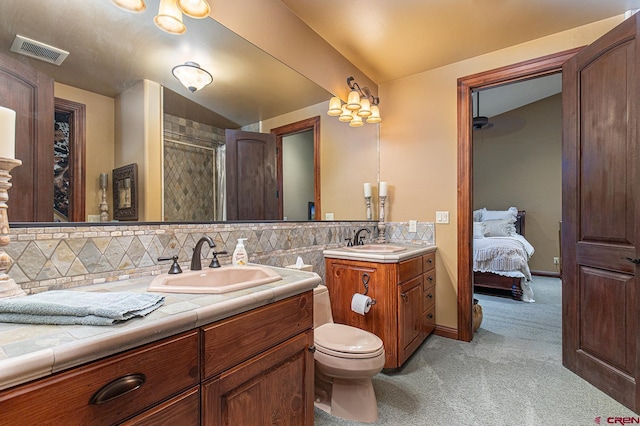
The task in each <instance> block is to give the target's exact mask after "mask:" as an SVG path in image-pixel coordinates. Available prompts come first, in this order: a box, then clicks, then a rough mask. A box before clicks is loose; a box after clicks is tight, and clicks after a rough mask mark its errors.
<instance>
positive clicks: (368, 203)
mask: <svg viewBox="0 0 640 426" xmlns="http://www.w3.org/2000/svg"><path fill="white" fill-rule="evenodd" d="M364 200H365V202H366V203H367V220H371V219H372V218H373V215H372V214H371V196H369V197H364Z"/></svg>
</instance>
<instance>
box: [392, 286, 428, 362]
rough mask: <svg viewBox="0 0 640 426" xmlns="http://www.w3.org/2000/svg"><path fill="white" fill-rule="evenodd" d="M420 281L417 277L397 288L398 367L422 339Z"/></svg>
mask: <svg viewBox="0 0 640 426" xmlns="http://www.w3.org/2000/svg"><path fill="white" fill-rule="evenodd" d="M422 280H423V277H422V276H419V277H417V278H414V279H412V280H411V281H407V282H406V283H404V284H402V285H400V286H398V296H399V297H398V318H399V323H398V345H399V346H400V348H399V351H398V352H399V354H398V366H400V365H402V364H403V363H404V362H405V361H406V360H407V358H409V356H410V355H411V354H412V353H413V351H415V350H416V348H417V347H418V346H419V345H420V343H421V342H422V340H423V339H424V333H423V332H422V330H423V320H422V298H423V296H422Z"/></svg>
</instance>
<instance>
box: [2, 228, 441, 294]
mask: <svg viewBox="0 0 640 426" xmlns="http://www.w3.org/2000/svg"><path fill="white" fill-rule="evenodd" d="M362 227H367V228H369V229H372V231H374V232H373V233H372V235H374V237H375V236H377V228H376V224H375V223H373V222H274V223H255V224H254V223H218V224H216V223H213V224H135V225H124V224H109V225H107V224H104V225H99V226H92V225H84V224H81V225H79V226H64V227H62V226H52V227H38V226H37V225H36V226H33V227H26V228H12V229H11V243H10V244H9V245H8V246H6V247H5V250H6V252H7V253H8V254H9V255H10V256H11V258H12V259H13V261H14V265H13V266H12V267H11V269H10V270H9V276H10V277H11V278H13V279H14V280H15V281H16V282H17V283H18V284H20V286H21V287H22V288H23V289H24V290H25V291H26V292H27V293H37V292H42V291H46V290H53V289H64V288H72V287H77V286H81V285H87V284H96V283H103V282H107V281H116V280H123V279H129V278H135V277H141V276H149V275H154V274H158V273H161V272H166V271H167V270H168V269H169V266H170V264H171V262H170V261H169V262H160V263H159V262H158V261H157V258H158V257H161V256H173V255H178V257H179V262H180V264H181V266H182V268H183V269H184V270H186V269H188V267H189V263H190V260H191V253H192V252H193V247H195V244H196V242H197V241H198V239H200V237H202V236H203V235H205V234H206V235H209V236H210V237H212V238H213V240H214V241H215V243H216V245H217V247H216V249H215V250H216V251H227V252H228V254H226V255H220V256H219V259H220V262H221V263H222V264H223V265H225V264H229V263H230V262H231V257H230V256H231V253H232V252H233V249H234V248H235V245H236V242H237V239H238V238H248V241H247V242H246V247H247V252H248V253H249V260H250V261H251V262H254V263H261V264H265V265H271V266H287V265H293V264H295V262H296V259H297V257H298V256H300V257H302V259H303V261H304V263H306V264H310V265H312V266H313V269H314V271H315V272H317V273H318V274H319V275H320V276H321V277H323V278H324V269H325V268H324V259H323V256H322V251H323V250H324V249H327V248H335V247H339V246H342V245H344V244H345V238H347V237H353V234H354V232H355V231H356V230H357V229H359V228H362ZM417 231H418V232H415V233H409V232H408V227H407V226H406V223H387V224H386V232H385V235H386V236H387V239H388V240H389V241H390V242H411V243H415V244H430V245H432V244H435V228H434V224H433V223H419V224H418V229H417ZM205 246H206V245H205ZM210 253H211V251H210V250H209V251H206V252H205V250H203V257H205V258H206V259H208V260H205V259H203V262H202V264H203V266H205V265H207V264H208V261H209V260H210V259H211V255H210Z"/></svg>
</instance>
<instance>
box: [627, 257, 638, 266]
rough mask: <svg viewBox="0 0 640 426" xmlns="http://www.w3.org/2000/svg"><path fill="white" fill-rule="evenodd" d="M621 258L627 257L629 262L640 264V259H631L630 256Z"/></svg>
mask: <svg viewBox="0 0 640 426" xmlns="http://www.w3.org/2000/svg"><path fill="white" fill-rule="evenodd" d="M623 259H627V260H628V261H629V262H631V263H635V264H636V265H640V259H632V258H630V257H624V258H623Z"/></svg>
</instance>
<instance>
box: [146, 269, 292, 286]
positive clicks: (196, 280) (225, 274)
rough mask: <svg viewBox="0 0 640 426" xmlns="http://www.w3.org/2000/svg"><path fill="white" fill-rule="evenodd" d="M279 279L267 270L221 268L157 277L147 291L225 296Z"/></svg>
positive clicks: (273, 272)
mask: <svg viewBox="0 0 640 426" xmlns="http://www.w3.org/2000/svg"><path fill="white" fill-rule="evenodd" d="M281 279H282V277H281V276H280V275H279V274H278V273H277V272H275V271H274V270H273V269H271V268H267V267H262V266H253V265H245V266H223V267H221V268H205V269H203V270H201V271H187V272H183V273H181V274H166V273H165V274H160V275H158V276H157V277H155V278H154V279H153V281H151V283H150V284H149V289H148V290H149V291H156V292H161V293H227V292H230V291H236V290H243V289H245V288H251V287H256V286H259V285H263V284H269V283H272V282H275V281H278V280H281Z"/></svg>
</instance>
